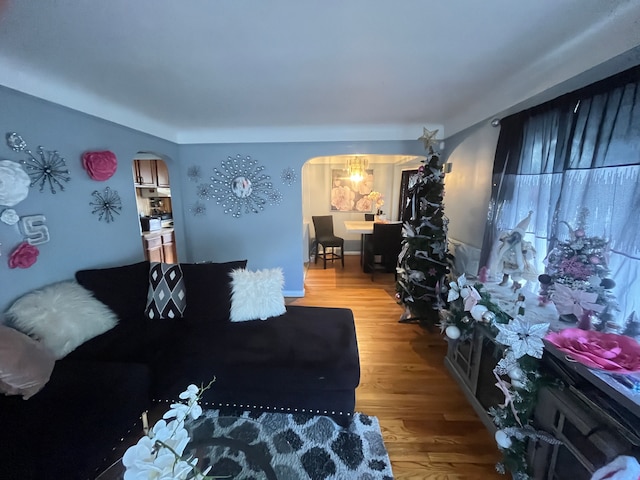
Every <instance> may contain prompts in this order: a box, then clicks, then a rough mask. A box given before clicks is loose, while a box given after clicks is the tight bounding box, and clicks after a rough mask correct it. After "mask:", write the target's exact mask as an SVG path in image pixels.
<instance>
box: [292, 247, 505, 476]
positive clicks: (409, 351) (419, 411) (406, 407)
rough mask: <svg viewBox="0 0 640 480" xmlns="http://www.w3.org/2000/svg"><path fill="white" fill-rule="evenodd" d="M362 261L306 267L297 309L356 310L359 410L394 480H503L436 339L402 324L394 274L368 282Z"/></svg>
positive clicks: (485, 434) (497, 456) (492, 443)
mask: <svg viewBox="0 0 640 480" xmlns="http://www.w3.org/2000/svg"><path fill="white" fill-rule="evenodd" d="M359 262H360V257H359V256H347V257H346V258H345V268H344V269H342V267H341V266H340V264H339V263H337V262H336V263H335V264H334V265H330V264H328V265H327V269H326V270H323V268H322V264H321V262H318V265H313V264H311V265H310V266H309V269H308V272H307V276H306V279H305V297H304V298H298V299H289V300H288V302H287V303H291V304H294V305H315V306H328V307H346V308H350V309H351V310H353V313H354V316H355V321H356V331H357V335H358V345H359V349H360V362H361V369H362V377H361V381H360V386H359V387H358V389H357V390H356V410H357V411H359V412H363V413H366V414H368V415H374V416H376V417H378V420H379V421H380V426H381V428H382V433H383V436H384V441H385V445H386V446H387V450H388V451H389V456H390V458H391V463H392V468H393V473H394V476H395V478H396V479H397V480H404V479H438V480H454V479H455V480H462V479H478V480H480V479H483V480H484V479H489V480H491V479H502V480H504V479H505V478H506V477H505V476H503V475H499V474H497V473H496V471H495V463H496V462H497V461H498V460H499V459H500V454H499V452H498V450H497V448H496V446H495V441H494V439H493V437H492V436H490V435H489V433H488V432H487V430H486V429H485V427H484V425H483V424H482V423H481V422H480V420H479V419H478V417H477V415H476V414H475V412H474V411H473V409H472V408H471V406H469V404H468V403H467V401H466V399H465V397H464V395H463V393H462V392H461V391H460V390H459V388H458V386H457V384H456V383H455V382H454V381H453V379H452V377H451V375H450V374H449V372H448V371H447V370H446V368H445V367H444V362H443V361H444V356H445V353H446V342H445V341H444V339H443V338H442V336H441V335H440V333H439V332H437V331H436V332H434V333H429V332H428V331H426V330H425V329H423V328H421V327H419V326H418V325H413V324H400V323H398V319H399V318H400V315H401V313H402V311H403V308H402V307H401V306H399V305H398V304H397V303H396V301H395V298H394V295H395V281H394V276H393V274H376V277H375V281H374V282H372V281H371V275H369V274H365V273H363V272H362V271H361V269H360V264H359Z"/></svg>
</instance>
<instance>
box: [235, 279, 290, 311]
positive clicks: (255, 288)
mask: <svg viewBox="0 0 640 480" xmlns="http://www.w3.org/2000/svg"><path fill="white" fill-rule="evenodd" d="M230 275H231V312H230V318H231V321H232V322H244V321H247V320H258V319H260V320H266V319H267V318H269V317H277V316H279V315H282V314H283V313H285V312H286V311H287V310H286V308H285V305H284V296H283V295H282V288H283V287H284V274H283V273H282V269H280V268H272V269H265V270H257V271H255V272H252V271H249V270H246V269H244V268H239V269H236V270H232V271H231V273H230Z"/></svg>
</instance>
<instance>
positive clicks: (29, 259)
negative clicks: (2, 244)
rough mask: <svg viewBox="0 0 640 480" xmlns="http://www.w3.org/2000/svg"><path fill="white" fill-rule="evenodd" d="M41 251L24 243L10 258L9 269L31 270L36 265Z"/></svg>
mask: <svg viewBox="0 0 640 480" xmlns="http://www.w3.org/2000/svg"><path fill="white" fill-rule="evenodd" d="M39 253H40V251H39V250H38V248H37V247H34V246H33V245H30V244H28V243H27V242H22V243H21V244H20V245H18V246H17V247H16V249H15V250H14V251H13V252H12V253H11V256H10V257H9V268H16V267H17V268H29V267H30V266H31V265H33V264H34V263H36V260H37V259H38V254H39Z"/></svg>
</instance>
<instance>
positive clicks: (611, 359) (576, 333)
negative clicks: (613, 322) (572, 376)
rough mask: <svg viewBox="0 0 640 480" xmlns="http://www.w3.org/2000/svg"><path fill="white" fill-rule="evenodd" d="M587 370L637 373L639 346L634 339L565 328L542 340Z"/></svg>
mask: <svg viewBox="0 0 640 480" xmlns="http://www.w3.org/2000/svg"><path fill="white" fill-rule="evenodd" d="M545 339H546V340H548V341H549V342H550V343H552V344H553V345H555V346H556V347H558V349H560V350H561V351H563V352H565V353H566V354H568V355H569V356H570V357H571V358H573V359H574V360H576V361H577V362H580V363H582V364H584V365H586V366H587V367H591V368H598V369H601V370H606V371H609V372H616V373H633V372H640V344H638V342H636V341H635V340H634V339H633V338H631V337H627V336H625V335H616V334H613V333H602V332H595V331H591V330H581V329H579V328H567V329H565V330H562V331H561V332H557V333H556V332H552V333H549V334H547V336H546V337H545Z"/></svg>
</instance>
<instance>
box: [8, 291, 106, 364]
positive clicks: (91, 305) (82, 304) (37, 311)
mask: <svg viewBox="0 0 640 480" xmlns="http://www.w3.org/2000/svg"><path fill="white" fill-rule="evenodd" d="M7 317H8V318H9V321H10V323H11V324H12V325H13V326H14V327H15V328H16V329H18V330H20V331H22V332H24V333H26V334H27V335H30V336H33V337H36V338H38V339H39V340H40V341H41V342H42V343H43V344H44V345H45V346H46V347H47V348H48V349H49V350H50V351H51V352H52V353H53V354H54V356H55V357H56V358H57V359H58V358H62V357H64V356H65V355H67V354H68V353H69V352H71V351H73V350H75V349H76V348H77V347H79V346H80V345H82V344H83V343H84V342H86V341H87V340H89V339H91V338H93V337H95V336H97V335H100V334H101V333H104V332H106V331H107V330H110V329H112V328H113V327H115V326H116V324H117V323H118V317H117V316H116V314H115V313H113V312H112V311H111V310H110V309H109V307H107V306H106V305H105V304H103V303H102V302H100V301H99V300H97V299H96V298H94V296H93V295H92V294H91V292H90V291H89V290H86V289H85V288H83V287H82V286H80V285H79V284H77V283H76V282H73V281H67V282H60V283H54V284H52V285H48V286H46V287H44V288H41V289H39V290H34V291H33V292H30V293H27V294H26V295H24V296H22V297H21V298H19V299H18V300H16V301H15V303H14V304H13V305H12V306H11V307H10V308H9V310H7Z"/></svg>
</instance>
